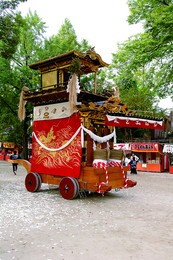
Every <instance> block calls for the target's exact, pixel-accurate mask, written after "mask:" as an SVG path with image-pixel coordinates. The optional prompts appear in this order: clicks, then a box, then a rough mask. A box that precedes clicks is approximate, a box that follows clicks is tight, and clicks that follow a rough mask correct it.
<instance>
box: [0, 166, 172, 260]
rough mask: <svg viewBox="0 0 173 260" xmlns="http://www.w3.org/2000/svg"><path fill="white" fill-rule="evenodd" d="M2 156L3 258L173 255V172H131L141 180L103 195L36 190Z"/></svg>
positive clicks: (160, 258) (164, 259)
mask: <svg viewBox="0 0 173 260" xmlns="http://www.w3.org/2000/svg"><path fill="white" fill-rule="evenodd" d="M25 176H26V173H25V169H24V168H23V167H22V166H19V170H18V173H17V175H16V176H14V175H13V173H12V167H11V165H9V164H8V163H7V162H3V161H0V260H11V259H15V260H86V259H87V260H144V259H145V260H172V259H173V231H172V230H173V174H169V173H143V172H140V173H139V174H138V175H134V176H131V175H130V174H128V176H129V177H131V178H133V179H135V180H137V181H138V185H137V186H136V187H134V188H131V189H126V190H121V191H119V192H115V191H111V192H110V193H108V194H106V195H105V196H104V197H102V196H100V195H98V194H90V196H89V197H87V198H85V199H75V200H64V199H63V198H62V197H61V196H60V194H59V192H58V190H57V188H56V189H55V186H50V185H46V184H44V185H42V189H41V191H40V192H37V193H29V192H27V191H26V189H25V186H24V180H25Z"/></svg>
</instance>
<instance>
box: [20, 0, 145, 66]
mask: <svg viewBox="0 0 173 260" xmlns="http://www.w3.org/2000/svg"><path fill="white" fill-rule="evenodd" d="M29 9H30V10H31V11H32V12H34V11H35V10H36V12H37V14H38V15H39V17H40V18H42V20H43V21H44V22H46V26H47V33H46V36H48V37H49V36H51V35H53V34H56V33H57V32H58V30H59V29H60V27H61V25H62V24H63V23H64V20H65V18H68V19H69V20H70V22H71V24H72V25H73V28H74V30H75V32H76V35H77V37H78V40H81V39H86V40H88V42H89V44H90V45H92V46H94V47H95V51H96V52H97V53H99V54H100V56H101V57H102V59H103V60H104V61H105V62H107V63H110V62H111V58H112V55H111V53H112V52H114V53H115V52H116V50H117V43H118V42H123V41H125V40H127V39H128V37H129V36H130V35H134V34H136V33H138V32H140V31H141V30H142V26H141V25H128V22H127V21H126V20H127V17H128V14H129V9H128V5H127V0H107V1H101V0H61V1H60V0H49V1H43V0H28V1H27V2H26V3H21V4H20V5H19V7H18V10H20V11H21V12H22V14H23V15H24V16H25V15H26V14H27V13H28V10H29Z"/></svg>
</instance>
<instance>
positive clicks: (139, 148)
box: [131, 143, 163, 153]
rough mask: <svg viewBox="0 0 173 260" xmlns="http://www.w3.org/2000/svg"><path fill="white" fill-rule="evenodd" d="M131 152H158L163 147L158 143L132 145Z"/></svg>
mask: <svg viewBox="0 0 173 260" xmlns="http://www.w3.org/2000/svg"><path fill="white" fill-rule="evenodd" d="M131 150H132V151H133V152H160V153H162V150H163V146H162V145H161V144H159V143H132V144H131Z"/></svg>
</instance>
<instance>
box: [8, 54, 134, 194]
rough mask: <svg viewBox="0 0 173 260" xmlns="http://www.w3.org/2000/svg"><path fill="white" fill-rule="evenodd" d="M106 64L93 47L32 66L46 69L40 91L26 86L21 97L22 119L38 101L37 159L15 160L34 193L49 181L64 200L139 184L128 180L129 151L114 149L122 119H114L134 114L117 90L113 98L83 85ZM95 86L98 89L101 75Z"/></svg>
mask: <svg viewBox="0 0 173 260" xmlns="http://www.w3.org/2000/svg"><path fill="white" fill-rule="evenodd" d="M104 66H108V64H107V63H105V62H104V61H103V60H102V59H101V57H100V55H98V54H97V53H95V52H94V51H91V50H89V51H87V52H85V53H81V52H78V51H70V52H67V53H64V54H61V55H58V56H55V57H51V58H49V59H45V60H42V61H39V62H36V63H34V64H30V65H29V67H30V68H31V69H33V70H39V71H40V72H41V82H42V86H41V89H40V90H37V91H35V92H30V91H29V89H28V88H27V87H23V88H22V92H21V97H20V105H19V118H20V120H23V119H24V117H25V107H24V105H25V103H26V102H31V103H32V104H33V105H34V111H33V134H32V159H31V162H29V161H27V160H22V159H18V160H16V161H15V163H19V164H21V165H23V166H24V167H25V169H26V171H27V175H26V178H25V186H26V189H27V190H28V191H29V192H36V191H38V190H39V189H40V187H41V184H42V183H48V184H53V185H58V186H59V191H60V194H61V195H62V197H63V198H65V199H74V198H76V197H78V196H80V197H83V196H85V195H86V192H87V191H94V192H98V193H100V194H104V193H105V192H108V191H110V190H112V189H115V190H116V189H124V188H129V187H133V186H135V185H136V184H137V182H136V181H133V180H130V179H128V178H127V170H128V167H123V166H122V162H123V160H124V158H123V157H124V153H123V151H118V150H115V149H113V145H114V143H116V132H115V123H116V122H117V120H119V119H118V118H117V119H116V120H113V119H110V117H111V116H115V114H117V113H118V115H121V114H123V116H127V117H130V116H131V114H130V113H131V112H130V111H128V109H127V108H126V106H124V104H122V103H121V101H120V99H119V96H118V95H117V93H114V94H113V95H110V96H109V97H108V96H107V95H102V94H96V91H93V93H92V92H89V91H85V90H84V89H83V88H82V86H81V85H80V77H81V76H82V75H85V74H89V73H95V74H96V72H97V71H98V69H99V68H101V67H104ZM94 86H95V87H94V89H95V90H96V77H95V80H94ZM124 119H125V117H124ZM125 120H126V119H125ZM9 162H14V161H12V160H10V161H9Z"/></svg>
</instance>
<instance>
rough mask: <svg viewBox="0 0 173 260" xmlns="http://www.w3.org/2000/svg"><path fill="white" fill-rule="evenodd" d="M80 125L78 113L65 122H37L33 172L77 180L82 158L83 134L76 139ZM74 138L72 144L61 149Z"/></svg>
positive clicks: (35, 125) (34, 130) (57, 120)
mask: <svg viewBox="0 0 173 260" xmlns="http://www.w3.org/2000/svg"><path fill="white" fill-rule="evenodd" d="M80 125H81V122H80V118H79V115H78V114H77V113H75V114H73V115H72V116H70V117H68V118H63V119H53V120H41V121H35V122H34V129H33V132H34V135H33V139H32V166H31V171H32V172H38V173H44V174H53V175H59V176H69V177H75V178H78V177H79V175H80V166H81V156H82V146H81V135H80V133H81V131H79V133H78V134H77V135H76V137H74V138H73V136H74V134H75V133H76V131H77V130H78V129H79V127H80ZM71 138H72V139H73V140H71V142H70V143H69V145H68V146H66V147H65V148H63V149H61V148H62V147H64V146H65V144H66V143H67V142H68V141H69V140H70V139H71ZM57 149H60V150H58V151H57Z"/></svg>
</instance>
